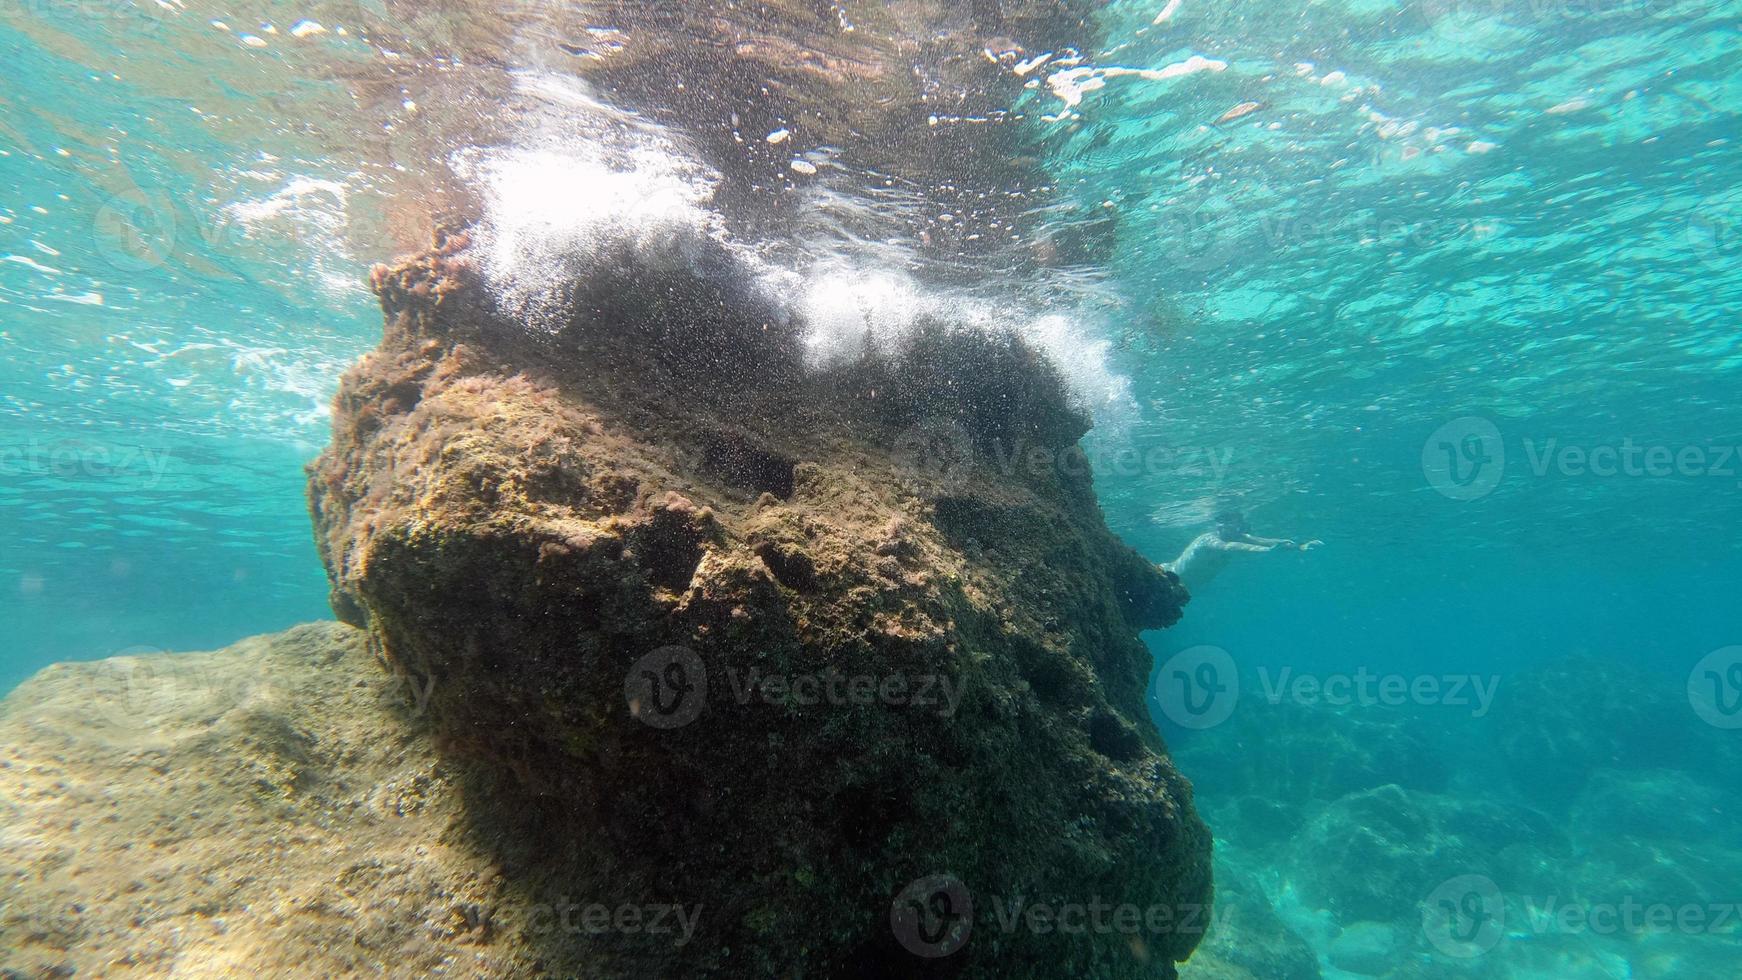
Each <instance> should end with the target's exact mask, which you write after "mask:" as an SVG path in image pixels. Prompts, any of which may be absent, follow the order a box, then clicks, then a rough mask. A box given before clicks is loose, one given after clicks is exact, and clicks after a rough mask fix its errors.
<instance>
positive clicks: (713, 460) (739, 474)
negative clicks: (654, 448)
mask: <svg viewBox="0 0 1742 980" xmlns="http://www.w3.org/2000/svg"><path fill="white" fill-rule="evenodd" d="M702 465H703V466H705V467H706V468H707V469H708V470H709V471H711V472H713V473H714V474H716V475H718V476H719V477H720V479H722V480H724V481H725V482H726V483H728V484H730V485H732V486H733V487H736V488H738V489H739V490H743V491H745V492H746V493H748V494H750V495H751V496H752V497H755V496H758V495H760V494H764V493H768V494H773V495H774V496H776V497H778V498H780V499H781V500H786V499H788V498H790V497H791V496H792V490H793V468H794V467H795V466H796V465H797V464H796V462H795V461H794V460H793V459H792V458H790V457H787V456H783V455H781V454H779V453H775V452H769V451H768V450H766V449H763V448H761V447H759V446H757V445H756V444H755V443H753V442H751V441H750V440H749V439H748V438H746V437H744V436H742V435H738V434H735V433H728V432H716V433H711V434H709V436H708V437H707V438H706V439H705V440H704V441H703V443H702Z"/></svg>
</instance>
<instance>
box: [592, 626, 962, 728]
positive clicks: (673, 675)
mask: <svg viewBox="0 0 1742 980" xmlns="http://www.w3.org/2000/svg"><path fill="white" fill-rule="evenodd" d="M724 674H725V679H726V691H727V693H729V694H730V696H731V700H732V702H733V703H736V704H737V705H739V706H741V707H742V706H746V705H750V704H753V703H754V704H761V705H766V706H770V707H778V708H784V709H793V708H810V707H815V706H817V705H829V706H832V707H866V706H869V705H873V704H883V705H890V706H893V707H904V708H916V709H920V710H925V711H934V712H935V713H936V714H937V715H938V716H939V717H940V718H953V717H955V714H956V710H957V708H959V707H960V706H961V703H962V692H963V689H964V688H963V682H962V681H961V680H960V679H957V678H952V677H949V676H948V675H945V674H905V673H888V674H849V673H846V672H844V671H841V670H838V669H836V668H833V667H826V668H824V669H822V670H820V671H813V672H807V673H797V674H791V673H782V672H774V671H764V670H762V669H761V668H757V667H752V668H750V669H748V670H738V669H733V668H730V667H728V668H726V670H725V672H724ZM716 693H718V692H716ZM623 696H624V700H625V701H626V702H627V703H628V705H629V713H630V714H631V715H633V716H634V717H636V718H639V719H641V720H642V721H644V722H646V723H647V724H649V725H652V726H653V727H655V728H664V729H671V728H680V727H682V726H684V725H687V724H689V723H690V722H692V721H695V720H696V718H697V717H698V716H699V715H700V714H701V712H702V709H703V707H705V706H706V705H707V704H708V702H709V688H708V671H707V669H706V667H704V666H703V664H702V659H701V658H700V657H699V656H697V655H696V653H695V651H693V650H691V649H689V648H688V647H681V646H669V647H661V648H659V649H658V650H655V651H653V652H652V653H650V654H648V655H646V656H645V657H642V658H641V659H639V660H637V661H636V662H635V664H634V665H633V666H632V667H630V669H629V673H628V674H627V675H626V676H625V677H624V679H623Z"/></svg>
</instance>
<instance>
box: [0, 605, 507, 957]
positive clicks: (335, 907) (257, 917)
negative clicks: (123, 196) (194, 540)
mask: <svg viewBox="0 0 1742 980" xmlns="http://www.w3.org/2000/svg"><path fill="white" fill-rule="evenodd" d="M418 703H419V692H416V691H414V690H413V689H412V688H411V686H410V685H409V684H406V683H404V682H403V680H402V679H397V678H396V677H395V676H394V675H393V674H391V673H389V672H388V671H386V670H385V669H383V667H382V666H381V665H380V664H379V663H378V662H376V660H375V658H374V657H373V656H372V655H370V653H369V652H368V647H367V643H366V638H365V636H364V634H363V633H361V632H360V631H357V630H355V629H352V628H351V627H348V626H344V625H341V624H338V623H325V624H314V625H310V626H303V627H298V628H296V629H294V630H291V631H289V632H287V633H283V634H279V635H277V636H269V637H257V638H254V639H250V640H245V641H243V642H241V643H239V644H237V645H236V646H233V647H231V648H229V649H226V650H221V651H218V652H216V653H178V654H157V655H151V656H139V657H120V658H115V659H111V660H104V661H96V662H91V663H68V664H58V665H56V666H53V667H49V668H47V669H45V670H43V671H42V672H41V673H39V674H37V675H36V676H35V677H34V678H32V679H30V680H29V681H26V682H25V683H24V684H23V685H21V686H20V687H19V688H18V689H17V690H16V691H14V692H12V694H11V695H10V696H8V697H7V698H6V700H5V701H4V702H0V976H4V977H9V978H12V977H18V978H38V977H167V976H176V977H320V976H329V977H330V976H355V975H369V976H382V975H388V976H407V977H409V976H464V977H476V976H494V977H507V976H524V975H529V972H530V970H531V968H532V964H533V963H534V961H533V960H532V959H530V958H526V957H523V956H518V955H516V954H515V953H514V952H513V951H512V949H513V947H514V946H515V943H514V942H513V941H512V940H511V938H510V937H511V935H512V933H511V932H510V931H509V930H506V929H492V928H491V927H490V925H489V923H490V922H492V921H493V920H503V921H506V920H509V919H510V918H511V917H512V913H513V911H514V909H515V907H514V906H512V905H510V904H509V901H508V898H507V897H506V893H505V891H504V888H503V882H502V880H501V876H500V875H499V874H498V872H497V871H496V869H495V868H493V867H492V865H491V862H490V861H489V860H488V858H487V856H486V855H485V854H484V853H483V852H482V851H480V850H478V849H476V848H474V847H471V846H470V845H468V844H467V842H466V839H465V833H464V830H465V826H464V823H463V821H461V819H460V815H461V807H460V801H459V799H458V796H457V795H456V792H455V786H456V776H455V772H454V770H453V769H452V767H450V766H449V765H447V764H446V763H445V762H443V761H442V759H441V757H440V756H439V755H438V754H437V753H436V752H435V751H434V750H433V747H432V744H431V742H430V739H429V738H428V736H427V735H426V734H425V733H424V731H423V728H422V725H421V724H420V722H419V721H418Z"/></svg>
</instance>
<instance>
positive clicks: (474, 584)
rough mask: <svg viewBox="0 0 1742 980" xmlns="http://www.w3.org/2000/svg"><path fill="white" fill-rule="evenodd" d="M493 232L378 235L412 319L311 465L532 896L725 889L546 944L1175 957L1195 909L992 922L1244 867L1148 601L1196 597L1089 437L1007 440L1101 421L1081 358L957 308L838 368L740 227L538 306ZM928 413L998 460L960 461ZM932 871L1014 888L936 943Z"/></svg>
mask: <svg viewBox="0 0 1742 980" xmlns="http://www.w3.org/2000/svg"><path fill="white" fill-rule="evenodd" d="M462 245H463V241H462V240H461V239H459V238H455V239H452V240H449V241H448V242H446V243H444V246H443V247H440V248H437V249H436V250H434V251H432V252H431V253H429V254H427V255H424V256H421V257H419V258H417V259H414V260H412V261H410V262H407V263H405V264H403V265H401V266H399V267H397V268H394V269H391V270H387V269H383V270H380V271H379V272H378V274H377V277H376V280H377V288H378V291H379V293H380V295H381V300H382V305H383V308H384V310H385V311H386V314H387V330H386V335H385V338H384V340H383V343H382V345H381V348H380V349H379V350H377V351H375V352H374V353H372V354H370V355H368V356H367V357H366V358H365V359H364V360H363V361H362V362H361V363H360V364H359V365H357V366H356V367H355V368H354V369H353V370H352V371H350V372H349V373H348V374H347V375H346V377H345V379H344V382H343V384H342V387H341V390H340V393H339V396H338V399H337V402H336V411H335V418H334V441H333V445H332V446H331V448H329V449H328V451H327V452H326V453H325V454H324V455H323V456H322V457H321V459H320V460H319V461H318V462H317V463H316V464H315V465H314V466H313V467H312V469H311V500H312V504H313V510H314V516H315V522H316V528H317V534H318V537H319V543H320V548H321V553H322V555H323V558H324V560H325V561H326V563H327V567H328V569H329V571H330V574H331V578H332V583H333V595H334V603H333V605H334V608H335V610H337V611H338V612H339V613H340V615H341V616H344V617H345V618H347V619H349V620H351V621H353V622H355V623H358V624H360V625H363V626H365V627H366V628H367V629H368V630H369V631H370V633H371V635H372V636H373V637H374V638H375V640H376V641H377V642H378V643H379V645H380V648H381V649H382V651H383V652H384V654H385V655H386V656H387V657H388V658H389V659H390V660H391V661H392V662H393V663H394V664H395V665H397V666H398V667H400V668H401V669H403V670H405V671H407V672H409V673H410V674H411V675H412V676H413V677H415V678H419V679H423V680H429V681H433V682H434V684H433V687H432V688H431V689H432V690H433V692H434V693H433V695H432V701H431V716H432V719H433V721H434V723H435V725H436V728H437V731H438V734H439V738H440V739H441V742H442V744H443V745H444V746H445V750H446V751H447V752H449V753H451V754H453V755H454V756H456V757H458V758H464V759H467V760H473V761H476V762H481V763H483V764H482V765H480V766H477V767H476V768H475V770H474V771H475V772H477V774H478V775H477V777H476V780H475V785H473V786H471V787H470V788H469V790H468V794H467V804H468V810H469V813H470V816H471V818H472V819H473V821H474V822H475V824H476V826H477V827H478V828H479V829H480V830H481V831H483V833H484V835H485V836H487V837H489V838H490V839H492V840H494V841H495V842H496V844H495V846H496V848H497V849H498V852H499V859H500V861H501V862H502V864H503V865H504V867H505V869H506V873H507V874H508V875H509V877H510V879H511V880H512V881H513V882H514V883H515V887H517V888H520V889H522V890H523V891H524V894H525V896H526V900H527V901H528V902H531V903H538V902H547V903H548V902H550V901H551V900H552V896H559V895H568V896H576V895H586V896H588V901H594V902H602V903H606V904H607V905H621V904H623V903H650V902H671V903H682V904H684V905H691V906H693V905H699V906H701V907H702V909H703V910H704V911H703V914H702V916H701V920H700V927H699V929H698V932H697V935H696V937H695V940H694V941H693V942H689V943H687V944H684V945H681V946H674V945H673V944H672V943H671V942H669V941H662V940H660V939H658V938H655V937H650V936H648V935H647V934H645V933H629V932H623V931H617V932H611V933H607V934H604V935H587V936H584V937H576V936H574V935H569V934H562V933H560V932H557V933H550V934H546V935H542V936H540V937H537V940H536V941H538V942H540V943H541V944H542V948H543V955H544V956H545V957H546V959H547V962H548V964H549V966H550V967H551V969H553V970H557V971H559V972H569V971H584V972H586V973H587V975H591V976H615V975H625V976H627V975H634V976H647V975H677V974H679V973H683V974H686V975H741V976H768V975H778V976H807V977H808V976H855V975H864V976H873V975H875V976H887V975H903V974H907V975H914V974H918V975H928V974H936V975H946V974H947V975H962V976H969V975H972V976H982V975H984V976H992V975H997V976H1034V977H1055V976H1061V975H1093V976H1100V977H1138V976H1143V977H1167V976H1171V975H1172V974H1173V972H1174V971H1173V966H1172V964H1173V963H1174V962H1175V961H1176V960H1179V959H1181V958H1183V957H1185V956H1186V955H1187V954H1188V953H1189V952H1190V950H1191V949H1192V947H1193V945H1195V943H1196V942H1197V935H1196V934H1195V933H1193V932H1190V931H1188V930H1180V929H1174V928H1164V929H1161V930H1159V931H1153V930H1152V931H1149V932H1145V933H1143V934H1141V935H1136V936H1133V935H1129V934H1126V933H1123V932H1120V931H1116V930H1108V931H1096V930H1094V929H1090V930H1085V931H1062V930H1058V929H1051V930H1038V929H1034V928H1030V927H1026V926H1021V925H1019V926H1016V927H1013V928H1012V927H1007V926H1005V925H1001V924H1000V923H999V922H998V921H997V920H996V919H995V918H994V917H992V911H993V910H994V909H995V908H997V907H998V905H999V903H1000V902H1008V901H1010V900H1012V899H1017V898H1021V899H1023V900H1025V901H1028V902H1036V901H1040V902H1047V903H1053V904H1056V905H1060V906H1062V905H1066V904H1071V903H1082V904H1085V905H1086V904H1090V903H1094V902H1105V903H1111V904H1115V905H1130V906H1133V907H1135V908H1138V909H1150V908H1162V909H1166V910H1169V912H1170V914H1175V913H1179V912H1180V910H1185V909H1188V908H1198V909H1200V910H1202V909H1206V908H1207V905H1208V903H1209V900H1210V873H1209V835H1208V833H1207V831H1206V830H1205V828H1204V826H1203V824H1202V823H1201V821H1199V819H1198V818H1197V816H1196V814H1195V813H1194V811H1193V809H1192V804H1191V790H1190V787H1189V785H1188V784H1187V783H1186V781H1185V780H1184V779H1183V778H1181V777H1180V775H1179V774H1178V772H1177V771H1176V770H1175V769H1174V767H1173V765H1172V763H1171V762H1170V761H1169V760H1168V758H1167V755H1166V753H1165V749H1164V747H1163V746H1162V744H1161V742H1160V739H1159V736H1158V735H1157V734H1156V732H1155V731H1154V729H1153V727H1152V726H1151V725H1149V724H1148V723H1147V721H1146V720H1145V719H1146V715H1145V710H1144V704H1143V692H1144V679H1145V678H1146V677H1147V676H1148V673H1149V657H1148V654H1147V651H1146V650H1145V649H1144V647H1143V646H1142V644H1141V643H1139V641H1138V640H1137V637H1136V634H1137V632H1138V631H1139V630H1141V629H1145V628H1153V627H1160V626H1165V625H1168V624H1170V623H1171V622H1173V621H1174V620H1175V619H1177V617H1178V616H1179V612H1180V606H1181V604H1182V603H1183V602H1184V600H1185V594H1184V592H1183V590H1182V589H1181V588H1180V586H1179V584H1178V582H1177V580H1175V579H1174V578H1172V577H1171V576H1169V575H1167V574H1166V573H1163V572H1160V571H1158V570H1156V569H1155V567H1154V566H1152V565H1151V564H1150V563H1148V562H1147V561H1144V560H1143V559H1142V558H1141V557H1139V556H1138V555H1136V554H1135V553H1134V552H1133V551H1131V550H1130V549H1129V548H1127V547H1126V546H1124V545H1123V544H1121V543H1120V542H1118V541H1117V540H1116V539H1115V538H1114V537H1113V535H1112V534H1111V533H1110V532H1109V531H1108V530H1107V528H1106V526H1105V524H1104V522H1103V520H1102V517H1101V514H1100V512H1099V509H1098V507H1097V505H1096V503H1095V499H1094V495H1093V489H1092V487H1091V485H1090V483H1089V476H1088V473H1087V469H1086V468H1085V467H1071V466H1064V465H1060V466H1052V467H1040V468H1035V467H1031V466H1023V467H1010V466H1007V465H1001V464H1000V462H999V460H1000V458H1001V456H1000V453H999V452H997V451H994V450H995V449H998V448H999V447H1010V446H1022V447H1024V448H1028V447H1036V448H1040V449H1042V450H1044V451H1045V452H1044V453H1043V455H1044V456H1045V457H1046V458H1048V459H1057V460H1068V459H1069V458H1070V454H1071V452H1072V451H1073V449H1074V443H1075V440H1076V439H1077V437H1078V436H1080V435H1081V433H1082V432H1083V431H1084V429H1085V428H1086V421H1085V420H1084V419H1083V418H1082V416H1081V415H1079V414H1078V413H1077V412H1076V411H1075V410H1073V409H1072V408H1071V406H1070V404H1069V401H1068V399H1067V397H1066V394H1065V392H1064V389H1063V387H1062V385H1061V384H1060V382H1059V380H1058V378H1057V377H1056V375H1055V374H1054V373H1053V371H1052V370H1051V369H1050V368H1049V367H1048V365H1047V364H1046V363H1045V362H1044V361H1043V360H1042V359H1041V358H1040V357H1039V356H1038V355H1036V354H1034V353H1033V352H1032V351H1031V350H1029V349H1028V348H1027V347H1026V346H1025V345H1024V344H1022V343H1021V342H1020V340H1018V339H1017V338H1015V337H1014V336H1001V335H995V334H993V335H989V334H984V333H979V332H970V331H960V330H953V329H952V328H950V327H949V326H948V325H943V324H933V325H930V326H927V327H924V328H922V329H921V330H919V331H918V332H917V333H916V334H915V335H914V336H913V337H911V338H909V339H907V340H906V341H904V342H902V343H898V344H896V345H895V346H894V347H893V348H883V349H881V352H879V353H872V352H869V351H868V352H866V354H865V355H864V356H863V357H861V358H859V359H857V360H851V361H848V362H845V363H840V364H837V365H835V366H833V367H830V368H828V369H813V368H810V367H807V366H806V365H805V364H804V362H803V361H802V360H801V352H802V350H803V345H802V344H801V343H799V341H798V336H797V331H798V329H799V326H798V325H796V324H793V323H791V322H790V319H791V318H790V317H787V316H785V315H783V313H782V311H781V310H780V309H778V308H776V307H774V306H773V305H772V304H771V303H769V302H768V301H767V300H764V299H759V298H758V297H756V296H754V295H749V294H747V293H746V292H744V291H743V290H742V289H741V288H740V287H738V286H736V285H735V284H734V281H733V280H732V278H731V277H730V276H729V275H721V274H720V266H717V265H713V264H711V263H710V260H709V259H708V258H707V257H706V256H702V257H701V258H700V259H699V260H698V261H695V262H692V263H690V264H688V265H686V266H684V267H681V268H670V267H667V268H664V269H660V270H652V269H646V268H640V269H636V268H630V267H624V268H620V269H615V270H612V269H601V270H600V272H599V274H598V275H597V276H595V277H592V278H589V279H588V280H586V281H583V282H577V283H575V284H574V285H573V288H572V289H571V290H570V291H569V292H568V294H567V297H566V299H567V304H568V305H567V309H568V310H569V311H570V312H569V315H568V317H567V319H566V321H565V323H564V325H563V326H562V327H561V329H558V330H556V331H554V332H550V333H539V332H536V331H530V330H528V329H526V328H525V327H524V326H523V325H521V324H517V323H513V322H509V321H508V320H506V319H504V318H503V317H502V316H500V315H499V314H497V313H495V312H494V311H493V310H492V309H491V307H490V301H489V298H488V293H487V292H486V291H485V290H484V289H482V288H480V287H478V286H477V285H476V283H475V281H474V280H473V278H472V275H471V272H470V271H469V269H468V267H467V265H466V263H465V261H464V260H463V258H462V257H461V254H459V252H458V250H459V248H460V247H461V246H462ZM935 431H944V432H948V433H959V434H960V437H959V440H958V441H959V443H960V444H959V445H953V446H949V447H947V448H948V449H949V451H951V452H952V453H955V454H957V456H959V457H960V459H961V460H965V461H966V463H967V465H964V466H956V465H949V466H939V465H935V464H936V460H935V459H934V458H932V457H931V456H930V455H928V453H930V452H931V451H932V448H933V447H935V443H934V442H932V441H929V440H928V439H920V440H918V441H916V440H915V439H914V437H913V436H914V433H915V432H921V433H926V432H935ZM916 453H917V455H916ZM667 682H670V685H668V683H667ZM685 685H687V688H688V689H687V690H686V689H685ZM819 692H821V693H820V694H819ZM668 709H670V710H668ZM794 869H800V870H802V872H803V873H796V872H795V870H794ZM933 875H948V876H953V879H954V880H955V881H958V882H959V883H960V885H961V887H963V888H965V889H966V890H967V892H968V893H970V894H971V895H972V896H974V897H975V900H976V906H977V908H978V909H979V912H978V913H977V914H976V916H975V918H974V920H973V924H974V929H973V932H972V935H971V936H969V937H968V941H967V943H966V945H964V946H962V947H961V949H960V950H958V951H955V952H952V953H950V954H949V955H947V956H941V957H935V958H927V957H922V956H915V955H914V954H913V953H912V952H910V948H904V945H903V943H902V941H901V939H902V937H901V935H900V929H898V928H892V925H891V921H892V902H894V901H895V899H896V898H897V896H898V895H899V894H901V893H902V892H903V890H904V889H905V888H907V886H909V884H910V883H912V882H914V881H916V880H919V879H925V878H927V877H928V876H933ZM909 947H911V943H910V944H909Z"/></svg>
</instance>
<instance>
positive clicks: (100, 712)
mask: <svg viewBox="0 0 1742 980" xmlns="http://www.w3.org/2000/svg"><path fill="white" fill-rule="evenodd" d="M77 669H79V670H82V671H85V672H86V674H85V680H86V693H87V698H86V701H85V706H86V708H87V710H88V711H89V712H90V713H91V715H92V716H94V717H96V718H99V719H102V720H103V721H105V722H107V723H108V724H109V725H111V726H113V727H115V728H121V729H131V730H135V731H138V730H142V729H145V728H149V727H151V726H153V725H156V724H158V723H160V722H162V721H163V720H164V719H165V718H166V717H168V716H169V715H172V714H174V713H175V712H176V711H177V709H182V708H188V707H193V706H196V705H202V704H211V703H217V702H220V701H222V702H225V703H231V704H234V703H239V702H240V701H241V700H242V698H243V694H244V692H243V691H242V690H240V689H239V688H238V687H237V686H236V685H235V684H226V683H224V682H223V680H222V679H221V678H219V677H218V676H217V675H216V674H215V673H214V672H213V671H212V669H211V668H210V666H209V665H208V664H207V663H206V661H205V658H203V657H200V656H198V655H188V654H172V653H167V652H165V651H164V650H162V649H160V648H158V647H152V646H131V647H128V648H126V649H124V650H121V651H119V652H117V653H116V654H115V655H114V656H112V657H110V658H108V659H106V660H99V661H96V662H95V663H92V664H89V665H81V666H79V667H78V668H77Z"/></svg>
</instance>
